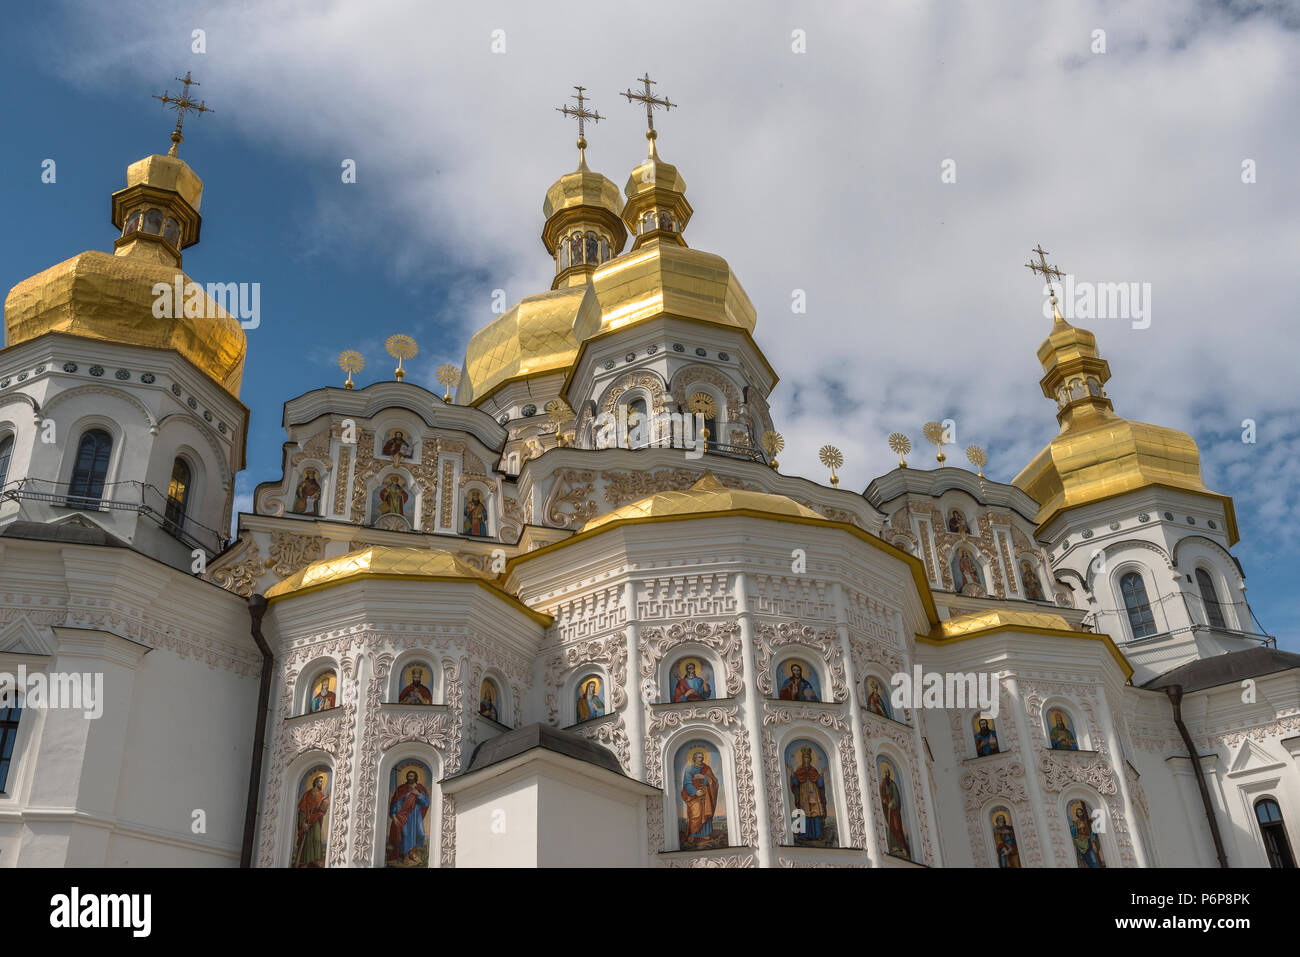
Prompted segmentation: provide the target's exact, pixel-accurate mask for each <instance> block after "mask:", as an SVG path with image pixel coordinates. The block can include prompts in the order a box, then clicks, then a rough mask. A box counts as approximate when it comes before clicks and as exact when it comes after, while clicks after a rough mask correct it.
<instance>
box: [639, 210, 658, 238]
mask: <svg viewBox="0 0 1300 957" xmlns="http://www.w3.org/2000/svg"><path fill="white" fill-rule="evenodd" d="M654 228H655V211H654V210H653V209H647V210H646V211H645V212H644V213H642V214H641V232H643V233H648V232H650V230H652V229H654Z"/></svg>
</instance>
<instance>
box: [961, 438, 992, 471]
mask: <svg viewBox="0 0 1300 957" xmlns="http://www.w3.org/2000/svg"><path fill="white" fill-rule="evenodd" d="M966 460H967V461H968V462H970V464H971V465H973V466H975V471H976V472H978V473H979V476H980V478H983V477H984V466H986V465H988V464H989V457H988V453H987V452H985V451H984V450H983V449H982V448H980V447H979V446H978V445H968V446H966Z"/></svg>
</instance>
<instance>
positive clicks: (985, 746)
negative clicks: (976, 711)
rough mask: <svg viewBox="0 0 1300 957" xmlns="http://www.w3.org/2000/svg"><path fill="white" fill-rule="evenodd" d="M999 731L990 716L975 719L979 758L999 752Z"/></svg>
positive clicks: (976, 746) (976, 744)
mask: <svg viewBox="0 0 1300 957" xmlns="http://www.w3.org/2000/svg"><path fill="white" fill-rule="evenodd" d="M999 750H1000V749H999V748H998V732H997V729H995V728H994V727H993V721H992V719H990V718H980V717H976V719H975V756H976V757H979V758H985V757H988V756H989V755H990V754H997V753H998V751H999Z"/></svg>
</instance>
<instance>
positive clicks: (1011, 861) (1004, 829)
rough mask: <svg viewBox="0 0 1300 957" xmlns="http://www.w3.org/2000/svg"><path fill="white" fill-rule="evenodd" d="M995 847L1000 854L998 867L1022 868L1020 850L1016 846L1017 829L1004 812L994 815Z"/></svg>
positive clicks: (996, 812) (997, 812)
mask: <svg viewBox="0 0 1300 957" xmlns="http://www.w3.org/2000/svg"><path fill="white" fill-rule="evenodd" d="M993 846H994V848H995V849H996V850H997V852H998V867H1002V868H1011V867H1019V866H1020V848H1019V846H1018V845H1017V844H1016V829H1015V828H1014V827H1012V826H1011V821H1010V819H1008V817H1007V816H1006V814H1005V813H1003V812H1002V811H995V812H994V813H993Z"/></svg>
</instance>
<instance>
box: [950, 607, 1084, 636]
mask: <svg viewBox="0 0 1300 957" xmlns="http://www.w3.org/2000/svg"><path fill="white" fill-rule="evenodd" d="M1014 626H1020V627H1022V628H1035V629H1046V630H1048V631H1073V630H1074V629H1073V628H1071V627H1070V623H1069V622H1068V621H1066V620H1065V619H1064V618H1062V617H1061V616H1060V615H1054V614H1052V613H1051V612H1044V611H1020V610H1018V609H1007V608H1001V609H998V610H996V611H981V612H976V613H974V614H971V615H959V616H958V617H956V618H949V619H948V620H947V621H944V622H942V623H941V624H940V626H939V631H940V633H941V635H942V637H944V638H956V637H958V636H959V635H969V634H974V633H975V632H978V631H994V630H996V629H998V628H1008V627H1014Z"/></svg>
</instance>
